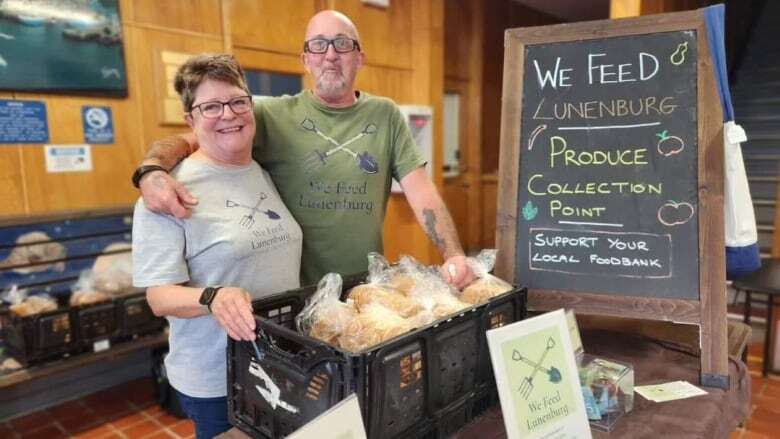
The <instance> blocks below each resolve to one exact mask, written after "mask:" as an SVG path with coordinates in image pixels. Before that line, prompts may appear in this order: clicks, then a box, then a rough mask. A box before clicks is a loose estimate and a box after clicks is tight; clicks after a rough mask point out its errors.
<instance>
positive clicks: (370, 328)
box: [339, 304, 412, 352]
mask: <svg viewBox="0 0 780 439" xmlns="http://www.w3.org/2000/svg"><path fill="white" fill-rule="evenodd" d="M411 329H412V325H411V324H410V323H409V322H408V321H406V319H404V318H402V317H401V316H399V315H398V314H396V313H395V312H393V311H392V310H390V309H388V308H386V307H384V306H382V305H378V304H372V305H369V306H366V307H364V308H363V310H362V311H361V312H360V314H358V315H357V316H355V318H354V319H352V321H351V322H350V323H349V325H347V327H346V328H345V330H344V333H343V334H342V335H341V337H339V345H340V346H341V347H342V349H345V350H347V351H350V352H360V351H363V350H365V349H368V348H370V347H373V346H376V345H377V344H379V343H382V342H383V341H385V340H389V339H391V338H393V337H396V336H399V335H401V334H403V333H405V332H408V331H410V330H411Z"/></svg>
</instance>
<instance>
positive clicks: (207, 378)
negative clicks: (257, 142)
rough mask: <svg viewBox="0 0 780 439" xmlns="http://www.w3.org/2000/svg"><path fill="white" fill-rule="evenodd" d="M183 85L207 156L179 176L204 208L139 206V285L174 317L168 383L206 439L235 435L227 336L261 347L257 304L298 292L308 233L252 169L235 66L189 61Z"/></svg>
mask: <svg viewBox="0 0 780 439" xmlns="http://www.w3.org/2000/svg"><path fill="white" fill-rule="evenodd" d="M174 86H175V88H176V91H177V92H178V93H179V95H180V96H181V100H182V103H183V104H184V110H185V116H184V119H185V120H186V121H187V124H189V125H190V127H192V130H193V132H194V133H195V135H196V137H197V139H198V144H199V149H198V150H197V151H195V152H194V153H192V155H190V156H189V157H188V158H186V159H185V160H183V161H182V162H181V163H180V164H179V165H178V166H177V167H176V168H175V169H174V170H173V171H172V174H173V175H175V176H176V178H177V179H178V180H179V181H181V182H182V183H183V184H184V185H185V186H186V187H187V188H188V189H189V190H190V191H191V192H192V193H193V195H195V196H197V197H198V200H199V203H198V204H197V205H196V206H194V207H193V210H192V215H191V216H190V217H189V218H186V219H183V220H179V219H176V218H174V217H172V216H167V215H160V214H155V213H152V212H150V211H148V210H147V209H146V208H145V207H144V205H143V202H142V200H139V201H138V202H137V203H136V206H135V217H134V224H133V263H134V274H133V281H134V284H135V285H136V286H138V287H147V288H148V289H147V293H146V296H147V299H148V301H149V305H150V307H151V308H152V310H153V311H154V313H155V314H156V315H158V316H166V317H167V318H168V321H169V323H170V353H169V354H168V356H167V357H166V358H165V367H166V370H167V374H168V379H169V381H170V383H171V385H172V386H173V388H174V389H176V391H177V392H178V393H179V398H180V400H181V402H182V406H183V407H184V410H185V412H186V413H187V415H188V416H189V417H190V419H192V420H193V421H194V422H195V429H196V434H197V437H198V438H199V439H200V438H211V437H213V436H215V435H217V434H219V433H221V432H223V431H226V430H227V429H228V428H230V424H229V423H228V421H227V398H226V395H227V385H226V381H227V379H226V376H227V371H226V354H225V348H226V345H227V338H226V337H225V334H226V333H227V335H229V336H230V337H231V338H233V339H235V340H253V339H254V338H255V332H254V329H255V320H254V317H253V315H252V306H251V300H252V299H256V298H258V297H262V296H264V295H267V294H271V293H276V292H281V291H286V290H288V289H291V288H297V287H299V271H300V258H301V242H302V234H301V229H300V227H299V226H298V224H297V223H296V222H295V220H294V219H293V217H292V215H291V214H290V212H289V211H288V210H287V208H286V207H285V206H284V204H282V201H281V200H280V199H279V194H278V193H277V191H276V188H275V187H274V185H273V183H272V182H271V179H270V177H269V176H268V174H267V173H266V172H265V171H264V170H263V169H262V168H260V166H259V165H258V164H257V162H255V161H254V160H252V139H253V137H254V135H255V119H254V115H253V112H252V98H251V96H249V90H248V88H247V85H246V81H245V79H244V74H243V71H242V69H241V67H240V66H239V65H238V63H237V62H236V61H235V59H234V58H233V57H232V56H231V55H199V56H195V57H193V58H190V59H189V60H188V61H187V62H186V63H185V64H184V65H183V66H181V68H180V69H179V71H178V72H177V74H176V78H175V83H174Z"/></svg>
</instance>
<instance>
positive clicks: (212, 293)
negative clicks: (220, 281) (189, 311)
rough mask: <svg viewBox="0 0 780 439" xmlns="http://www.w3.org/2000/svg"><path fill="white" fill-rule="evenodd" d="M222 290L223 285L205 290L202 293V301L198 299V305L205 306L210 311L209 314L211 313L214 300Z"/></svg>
mask: <svg viewBox="0 0 780 439" xmlns="http://www.w3.org/2000/svg"><path fill="white" fill-rule="evenodd" d="M220 288H222V286H221V285H220V286H216V287H206V288H204V289H203V292H202V293H200V299H198V303H200V304H201V305H205V306H206V308H208V309H209V312H211V302H213V301H214V298H215V297H217V291H219V289H220Z"/></svg>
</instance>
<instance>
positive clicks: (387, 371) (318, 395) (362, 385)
mask: <svg viewBox="0 0 780 439" xmlns="http://www.w3.org/2000/svg"><path fill="white" fill-rule="evenodd" d="M363 278H364V276H361V277H356V278H352V279H345V281H344V287H345V288H344V289H345V291H346V290H348V289H349V288H351V287H353V286H354V285H356V284H357V283H359V282H360V280H361V279H363ZM314 291H315V287H314V286H310V287H307V288H302V289H299V290H294V291H289V292H287V293H283V294H280V295H276V296H272V297H270V298H267V299H262V300H260V301H257V302H255V303H254V304H253V305H254V309H255V313H256V318H257V322H258V327H260V328H262V331H260V334H259V337H258V340H257V344H258V346H259V348H260V350H261V351H262V353H263V355H264V358H263V359H262V360H261V361H259V362H257V361H256V359H255V354H254V351H253V348H252V345H251V343H246V342H234V341H233V340H230V341H229V343H228V405H229V415H230V420H231V422H232V423H233V424H234V425H236V426H237V427H239V428H240V429H241V430H243V431H244V432H246V433H248V434H251V435H252V436H254V437H257V438H277V437H283V436H285V435H287V434H289V433H291V432H293V431H295V430H296V429H298V428H299V427H300V426H302V425H304V424H305V423H307V422H308V421H310V420H311V419H313V418H314V417H316V416H317V415H319V414H320V413H322V412H323V411H325V410H327V409H328V408H329V407H331V406H333V405H334V404H336V403H337V402H339V401H340V400H341V399H343V398H344V397H346V396H347V395H348V394H350V393H353V392H354V393H357V395H358V399H359V402H360V406H361V411H362V414H363V421H364V422H365V425H366V429H367V431H368V435H369V437H370V438H372V439H385V438H401V437H415V438H416V437H425V438H428V437H430V438H436V437H440V436H441V434H440V432H441V431H442V430H448V429H450V428H455V427H454V426H455V425H458V428H459V427H460V426H462V425H463V423H465V422H466V421H467V420H469V419H471V418H472V417H473V416H474V413H476V412H477V411H479V410H482V411H484V409H486V408H487V407H482V405H484V404H486V401H490V402H491V404H495V403H496V402H497V398H492V399H489V400H487V399H484V395H487V394H489V393H490V392H491V389H493V393H495V392H494V389H495V382H494V380H493V379H492V370H491V367H490V355H489V352H488V348H487V338H486V336H485V331H486V330H487V329H489V328H492V327H498V326H503V325H504V324H507V323H511V322H514V321H517V320H520V319H522V318H524V317H525V290H524V289H522V290H521V289H515V290H513V291H512V292H509V293H506V294H503V295H501V296H499V297H497V298H495V299H493V300H492V301H491V302H489V303H487V304H483V305H478V306H474V307H472V308H469V309H467V310H465V311H464V312H462V313H461V314H458V315H456V316H454V317H450V318H447V319H444V320H440V321H438V322H434V323H433V324H431V325H429V326H426V327H424V328H419V329H416V330H414V331H412V332H409V333H406V334H404V335H402V336H400V337H397V338H395V339H392V340H389V341H387V342H385V343H383V344H381V345H379V346H376V347H374V348H372V349H371V350H369V351H366V352H363V353H359V354H353V353H349V352H345V351H342V350H340V349H339V348H336V347H333V346H330V345H328V344H325V343H323V342H320V341H318V340H315V339H313V338H310V337H307V336H304V335H301V334H298V333H297V332H295V330H294V318H295V316H296V315H297V313H298V312H299V311H300V310H301V309H302V308H303V306H304V304H305V299H306V298H307V297H309V296H310V295H311V294H313V293H314ZM263 372H264V374H263ZM269 383H274V384H273V385H272V386H276V387H277V388H278V395H277V396H279V399H280V400H282V401H283V403H281V404H280V403H277V404H273V403H272V402H275V401H274V399H273V392H272V391H273V390H274V389H271V388H270V386H269ZM263 393H265V396H264V395H263ZM269 400H270V401H272V402H269ZM480 404H481V405H480ZM477 408H479V410H477ZM457 410H461V411H462V412H461V413H460V414H458V412H457ZM443 417H447V419H444V418H443ZM460 420H462V421H463V422H461V421H460ZM448 426H450V427H448Z"/></svg>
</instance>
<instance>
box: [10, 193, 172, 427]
mask: <svg viewBox="0 0 780 439" xmlns="http://www.w3.org/2000/svg"><path fill="white" fill-rule="evenodd" d="M131 233H132V210H131V209H130V208H127V209H115V210H104V211H91V212H75V213H69V214H64V215H56V216H51V215H49V216H42V217H34V218H32V217H25V218H15V219H4V220H0V289H2V290H3V291H7V290H9V289H10V288H11V287H12V286H13V285H16V286H17V288H19V289H24V290H26V291H27V293H28V294H30V295H38V294H42V293H45V294H48V295H50V296H51V297H53V298H55V299H56V301H57V303H58V308H57V309H56V310H54V311H49V312H45V313H41V314H38V315H33V316H27V317H20V316H18V315H16V314H14V313H12V312H11V311H10V310H9V307H8V304H5V305H3V306H2V307H0V325H2V334H3V335H2V340H0V346H3V348H4V352H3V354H2V355H0V361H3V360H6V359H7V358H9V357H14V359H15V360H17V361H18V362H19V363H21V364H22V365H24V366H25V367H23V368H21V369H18V370H7V369H0V420H3V419H8V418H12V417H16V416H20V415H23V414H25V413H27V412H30V411H34V410H38V409H41V408H44V407H47V406H50V405H54V404H57V403H60V402H62V401H65V400H68V399H72V398H76V397H79V396H83V395H85V394H88V393H92V392H95V391H98V390H101V389H103V388H106V387H110V386H112V385H116V384H119V383H121V382H124V381H127V380H130V379H134V378H137V377H139V376H144V375H147V376H148V375H149V374H150V371H151V369H152V368H151V365H152V364H151V361H152V351H153V350H154V349H158V348H163V347H165V346H166V345H167V335H166V334H165V333H164V332H163V331H162V329H163V326H164V320H163V319H160V318H156V317H154V316H153V315H152V314H151V311H150V310H149V307H148V304H147V303H146V299H145V295H144V293H143V291H140V290H135V291H129V292H128V291H125V292H124V293H125V294H122V295H117V296H115V297H114V298H113V299H108V300H107V301H101V302H98V303H93V304H87V305H79V306H70V304H69V300H68V299H69V296H70V294H71V289H72V287H73V285H74V284H76V283H77V281H78V280H79V276H81V274H82V273H83V272H84V271H85V270H90V269H92V268H93V266H94V264H95V261H96V260H98V258H101V257H102V258H103V259H101V261H102V262H105V261H110V258H109V259H105V258H106V257H107V256H108V255H129V253H130V243H131V239H132V235H131ZM127 271H128V270H124V271H123V273H126V274H125V276H124V277H123V279H125V278H126V277H127V274H129V273H127ZM105 273H108V275H107V276H104V277H103V280H106V279H108V280H110V279H111V276H113V272H112V271H111V270H108V271H105V272H104V274H105ZM127 280H128V279H125V281H127ZM128 286H129V285H128Z"/></svg>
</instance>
